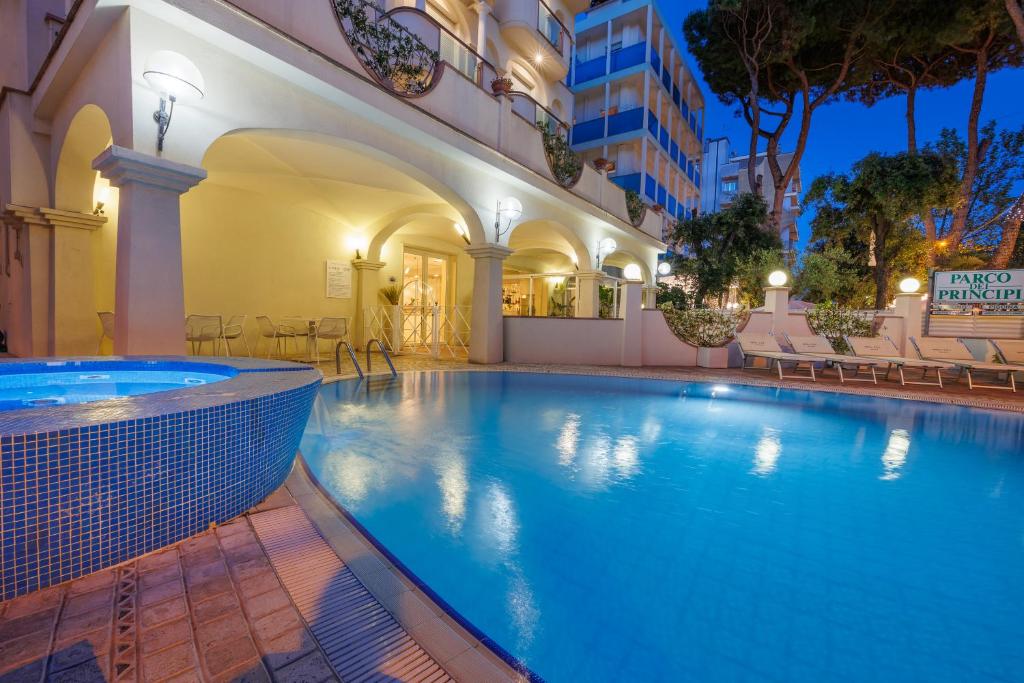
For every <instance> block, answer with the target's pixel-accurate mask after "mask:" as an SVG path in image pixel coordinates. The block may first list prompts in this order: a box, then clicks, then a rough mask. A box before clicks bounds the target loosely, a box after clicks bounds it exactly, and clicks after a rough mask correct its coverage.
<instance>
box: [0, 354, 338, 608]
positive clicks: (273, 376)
mask: <svg viewBox="0 0 1024 683" xmlns="http://www.w3.org/2000/svg"><path fill="white" fill-rule="evenodd" d="M321 379H322V376H321V374H320V373H319V372H318V371H317V370H315V369H313V368H310V367H309V366H305V365H299V364H294V363H284V362H279V361H269V360H266V361H265V360H255V359H248V358H245V359H230V358H208V359H207V358H203V359H197V358H189V357H182V358H176V357H173V358H168V357H152V358H149V357H143V358H131V359H118V358H114V359H98V358H82V359H46V360H31V361H21V360H6V361H0V541H2V542H0V551H2V556H0V600H7V599H10V598H12V597H15V596H17V595H22V594H24V593H28V592H31V591H34V590H37V589H40V588H45V587H46V586H51V585H54V584H57V583H61V582H63V581H67V580H70V579H74V578H77V577H79V576H83V575H85V574H89V573H91V572H94V571H97V570H99V569H102V568H104V567H109V566H111V565H115V564H118V563H120V562H124V561H126V560H130V559H132V558H135V557H138V556H139V555H143V554H145V553H148V552H151V551H153V550H156V549H158V548H161V547H163V546H166V545H169V544H172V543H175V542H177V541H180V540H182V539H185V538H188V537H189V536H192V535H194V534H196V533H198V532H199V531H202V530H204V529H206V528H208V527H209V526H210V525H211V524H215V523H221V522H224V521H226V520H228V519H231V518H232V517H235V516H237V515H239V514H241V513H242V512H244V511H245V510H247V509H249V508H250V507H252V506H253V505H255V504H256V503H258V502H260V501H261V500H262V499H263V498H265V497H266V496H267V495H268V494H269V493H271V492H272V491H273V490H274V489H276V488H277V487H278V486H280V485H281V484H282V483H283V482H284V480H285V478H286V477H287V476H288V472H289V470H290V469H291V465H292V461H293V459H294V457H295V453H296V450H297V449H298V445H299V440H300V438H301V436H302V431H303V428H304V427H305V424H306V420H307V418H308V416H309V412H310V409H311V407H312V404H313V399H314V397H315V395H316V390H317V388H318V387H319V385H320V381H321Z"/></svg>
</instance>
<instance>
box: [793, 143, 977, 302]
mask: <svg viewBox="0 0 1024 683" xmlns="http://www.w3.org/2000/svg"><path fill="white" fill-rule="evenodd" d="M956 181H957V179H956V170H955V168H954V167H953V165H952V164H950V163H949V161H948V160H947V159H946V158H945V157H942V156H939V155H936V154H926V153H921V154H916V155H912V154H907V153H901V154H895V155H891V156H886V155H882V154H878V153H877V152H873V153H871V154H869V155H868V156H866V157H864V158H863V159H861V160H860V161H858V162H857V163H856V164H855V165H854V167H853V171H852V173H851V174H830V175H826V176H822V177H820V178H817V179H815V181H814V182H813V183H812V184H811V188H810V190H809V191H808V193H807V196H806V199H807V202H808V204H809V205H811V206H812V207H813V208H814V209H815V216H814V219H813V220H812V222H811V226H812V238H813V239H815V240H821V241H823V242H824V243H825V245H826V246H828V245H829V244H833V245H836V244H843V243H844V242H845V241H850V240H852V241H855V242H859V243H861V244H864V245H868V261H867V263H868V265H869V266H871V267H873V269H874V283H875V304H874V305H875V308H876V309H882V308H885V307H886V305H887V304H888V301H889V289H890V287H891V285H892V280H893V278H894V277H895V275H896V274H897V273H899V274H909V273H915V274H921V273H922V272H923V268H924V258H925V252H926V245H925V242H924V237H923V235H922V234H921V232H920V231H919V230H918V229H917V228H916V226H915V224H914V222H913V220H914V218H915V217H916V216H918V215H920V214H921V212H923V211H924V210H926V209H927V208H928V207H931V206H939V205H943V204H945V203H947V202H948V201H949V198H950V196H951V195H952V194H953V193H954V192H955V191H956V184H957V183H956Z"/></svg>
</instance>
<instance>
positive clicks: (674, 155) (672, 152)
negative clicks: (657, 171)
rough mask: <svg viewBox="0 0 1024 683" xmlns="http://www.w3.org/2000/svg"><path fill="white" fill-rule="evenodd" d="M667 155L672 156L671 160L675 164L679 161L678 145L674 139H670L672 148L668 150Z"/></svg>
mask: <svg viewBox="0 0 1024 683" xmlns="http://www.w3.org/2000/svg"><path fill="white" fill-rule="evenodd" d="M668 155H669V156H670V157H672V161H674V162H675V163H677V164H678V163H679V145H677V144H676V141H675V140H673V141H672V149H671V150H669V153H668Z"/></svg>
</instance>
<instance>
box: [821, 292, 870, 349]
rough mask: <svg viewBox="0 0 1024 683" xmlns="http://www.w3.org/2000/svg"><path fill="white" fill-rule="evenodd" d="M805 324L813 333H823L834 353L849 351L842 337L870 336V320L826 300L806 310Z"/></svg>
mask: <svg viewBox="0 0 1024 683" xmlns="http://www.w3.org/2000/svg"><path fill="white" fill-rule="evenodd" d="M807 325H808V327H810V328H811V331H812V332H814V334H821V335H824V336H825V337H826V338H827V339H828V340H829V342H831V344H832V348H833V349H835V351H836V353H849V352H850V347H849V346H848V345H847V344H846V340H845V339H843V337H847V336H850V337H870V336H871V335H872V332H873V330H872V326H871V321H870V320H868V319H867V318H865V317H863V316H862V315H860V314H858V313H857V311H855V310H853V309H851V308H844V307H842V306H836V305H835V304H833V303H831V302H828V301H826V302H825V303H820V304H818V305H817V306H815V307H814V308H812V309H810V310H808V311H807Z"/></svg>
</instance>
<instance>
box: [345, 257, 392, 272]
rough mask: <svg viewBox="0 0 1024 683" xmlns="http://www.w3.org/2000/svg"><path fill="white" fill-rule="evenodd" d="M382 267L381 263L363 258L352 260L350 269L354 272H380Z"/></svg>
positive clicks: (382, 263)
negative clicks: (353, 269) (354, 270)
mask: <svg viewBox="0 0 1024 683" xmlns="http://www.w3.org/2000/svg"><path fill="white" fill-rule="evenodd" d="M384 265H385V264H384V262H383V261H371V260H369V259H365V258H354V259H352V267H353V268H355V269H356V270H380V269H381V268H383V267H384Z"/></svg>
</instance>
